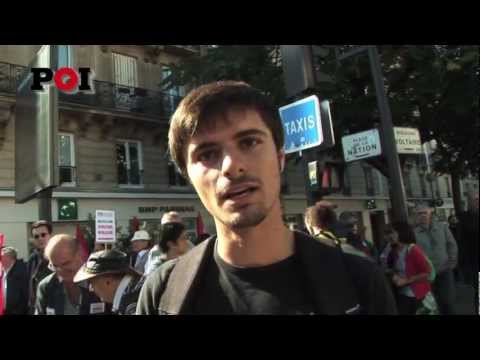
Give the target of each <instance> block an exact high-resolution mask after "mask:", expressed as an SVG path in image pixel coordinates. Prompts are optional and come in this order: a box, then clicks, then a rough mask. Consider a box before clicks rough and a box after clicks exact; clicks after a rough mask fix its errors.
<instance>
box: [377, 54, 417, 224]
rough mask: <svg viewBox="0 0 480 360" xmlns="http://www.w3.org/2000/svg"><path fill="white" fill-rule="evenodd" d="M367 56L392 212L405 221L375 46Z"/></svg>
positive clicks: (397, 164)
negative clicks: (386, 166)
mask: <svg viewBox="0 0 480 360" xmlns="http://www.w3.org/2000/svg"><path fill="white" fill-rule="evenodd" d="M368 57H369V59H370V66H371V71H372V76H373V81H374V84H375V93H376V96H377V102H378V108H379V111H380V119H381V130H382V131H381V132H382V137H383V140H384V141H383V144H384V147H385V149H384V151H385V156H386V159H387V164H388V172H389V176H390V183H391V189H392V192H391V193H392V197H391V203H392V214H393V218H394V220H395V221H407V219H408V210H407V199H406V196H405V187H404V185H403V177H402V171H401V167H400V160H399V158H398V153H397V146H396V143H395V134H394V131H393V123H392V114H391V112H390V106H389V105H388V99H387V95H386V93H385V85H384V82H383V75H382V68H381V66H380V60H379V56H378V50H377V47H376V46H368Z"/></svg>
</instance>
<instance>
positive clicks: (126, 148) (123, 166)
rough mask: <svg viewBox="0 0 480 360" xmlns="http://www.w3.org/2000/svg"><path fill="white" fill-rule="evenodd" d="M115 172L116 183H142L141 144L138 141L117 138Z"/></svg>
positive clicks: (129, 184) (134, 184) (138, 184)
mask: <svg viewBox="0 0 480 360" xmlns="http://www.w3.org/2000/svg"><path fill="white" fill-rule="evenodd" d="M116 150H117V172H118V184H119V185H128V186H129V187H131V186H142V185H143V159H142V146H141V143H140V142H139V141H131V140H118V141H117V144H116Z"/></svg>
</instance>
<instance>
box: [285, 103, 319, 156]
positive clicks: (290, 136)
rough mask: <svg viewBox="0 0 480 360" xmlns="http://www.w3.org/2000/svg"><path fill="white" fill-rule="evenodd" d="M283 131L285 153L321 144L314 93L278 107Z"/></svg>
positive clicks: (317, 104)
mask: <svg viewBox="0 0 480 360" xmlns="http://www.w3.org/2000/svg"><path fill="white" fill-rule="evenodd" d="M278 111H279V113H280V118H281V119H282V124H283V129H284V132H285V153H286V154H289V153H292V152H296V151H300V150H305V149H309V148H312V147H315V146H318V145H320V144H322V142H323V132H322V122H321V118H320V106H319V101H318V98H317V97H316V96H315V95H312V96H309V97H307V98H305V99H302V100H299V101H296V102H294V103H292V104H289V105H285V106H282V107H281V108H280V109H278Z"/></svg>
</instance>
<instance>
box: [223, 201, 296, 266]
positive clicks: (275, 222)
mask: <svg viewBox="0 0 480 360" xmlns="http://www.w3.org/2000/svg"><path fill="white" fill-rule="evenodd" d="M215 222H216V228H217V237H218V247H217V251H218V255H219V256H220V258H221V259H222V260H224V261H225V262H226V263H228V264H231V265H235V266H241V267H257V266H265V265H270V264H274V263H276V262H279V261H281V260H283V259H286V258H287V257H289V256H291V255H292V254H293V253H294V236H293V232H291V231H290V230H288V228H287V227H286V226H285V224H284V223H283V221H282V217H281V210H280V206H275V207H274V208H273V209H272V210H271V211H270V213H269V214H268V216H267V218H265V220H264V221H263V222H262V223H260V224H258V225H257V226H255V227H249V228H244V229H232V228H229V227H226V226H225V225H224V224H222V223H220V222H219V221H217V220H215Z"/></svg>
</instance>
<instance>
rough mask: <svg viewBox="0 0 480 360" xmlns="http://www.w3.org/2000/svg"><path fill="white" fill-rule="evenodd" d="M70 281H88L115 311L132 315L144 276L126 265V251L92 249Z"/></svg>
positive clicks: (119, 313) (127, 262) (115, 312)
mask: <svg viewBox="0 0 480 360" xmlns="http://www.w3.org/2000/svg"><path fill="white" fill-rule="evenodd" d="M73 281H74V282H75V283H81V282H84V281H88V282H89V283H90V286H91V288H92V289H93V291H94V292H95V294H96V295H97V296H98V297H99V298H100V299H101V300H102V301H105V302H106V303H109V304H112V312H113V313H114V314H117V315H135V309H136V307H137V299H138V295H139V294H140V289H141V287H142V284H143V278H142V274H140V273H139V272H137V271H136V270H135V269H134V268H132V267H131V266H130V265H129V260H128V256H127V254H125V253H123V252H121V251H118V250H103V251H98V252H95V253H93V254H91V255H90V256H89V258H88V260H87V262H86V263H85V264H84V265H83V266H82V267H81V268H80V270H78V272H77V274H76V275H75V277H74V279H73Z"/></svg>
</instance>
